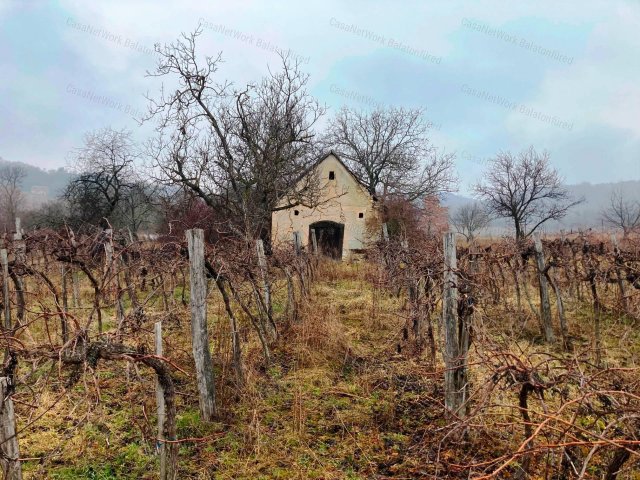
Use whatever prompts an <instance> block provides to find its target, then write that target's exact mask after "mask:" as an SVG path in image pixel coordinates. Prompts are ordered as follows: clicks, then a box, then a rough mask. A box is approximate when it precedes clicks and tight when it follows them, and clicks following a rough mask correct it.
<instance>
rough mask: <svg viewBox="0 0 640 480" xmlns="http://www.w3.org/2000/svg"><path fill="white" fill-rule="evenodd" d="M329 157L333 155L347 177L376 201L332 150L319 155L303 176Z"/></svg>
mask: <svg viewBox="0 0 640 480" xmlns="http://www.w3.org/2000/svg"><path fill="white" fill-rule="evenodd" d="M330 155H333V156H334V157H335V158H336V160H338V163H340V165H342V166H343V167H344V169H345V170H346V171H347V173H349V175H351V177H352V178H353V179H354V180H355V181H356V183H357V184H358V185H360V186H361V187H362V188H363V189H364V191H365V192H366V193H367V195H369V196H370V197H371V198H373V199H374V200H376V201H377V200H378V198H377V197H376V196H375V195H373V194H372V193H371V192H369V189H368V188H367V186H366V185H365V184H364V183H362V182H361V181H360V179H359V178H358V177H357V176H356V174H355V173H353V172H352V171H351V169H350V168H349V167H348V166H347V164H346V163H344V161H343V160H342V158H340V155H338V154H337V153H336V152H335V151H333V150H329V151H328V152H327V153H325V154H323V155H321V156H320V157H318V158H317V159H316V161H315V162H313V164H312V165H311V167H309V169H308V170H307V171H306V172H305V173H304V175H306V174H307V173H309V172H311V171H312V170H313V169H315V168H316V167H317V166H318V165H320V164H321V163H322V162H324V161H325V160H326V159H327V158H329V156H330Z"/></svg>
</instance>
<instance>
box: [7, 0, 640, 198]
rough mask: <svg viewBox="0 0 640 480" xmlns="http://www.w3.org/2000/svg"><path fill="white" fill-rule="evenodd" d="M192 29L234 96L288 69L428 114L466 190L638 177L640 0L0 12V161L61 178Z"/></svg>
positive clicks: (145, 4)
mask: <svg viewBox="0 0 640 480" xmlns="http://www.w3.org/2000/svg"><path fill="white" fill-rule="evenodd" d="M199 23H201V24H202V25H203V26H204V28H203V34H202V36H201V37H200V43H199V45H198V47H199V50H200V52H201V53H202V54H208V55H214V54H217V53H218V52H222V55H223V59H224V61H225V63H224V64H223V66H222V68H221V69H220V70H219V75H220V78H221V79H228V80H232V81H233V82H235V83H237V84H243V83H246V82H249V81H254V80H256V79H259V78H260V77H261V76H262V75H264V74H265V72H266V71H267V67H268V66H269V65H271V66H273V67H277V66H278V65H279V62H278V57H277V55H276V53H275V51H276V50H277V49H281V50H290V51H291V54H292V55H296V56H298V57H299V59H300V61H301V62H302V64H303V68H304V70H306V71H307V72H308V73H309V74H310V76H311V78H310V88H311V92H312V93H313V94H314V95H315V96H316V97H317V98H318V99H319V100H320V101H322V102H324V103H326V105H327V106H328V107H329V115H331V114H332V113H333V112H335V111H336V110H337V109H338V108H340V107H341V106H342V105H349V106H352V107H356V108H363V109H371V108H374V107H375V106H378V105H381V106H404V107H414V108H416V107H419V108H424V109H426V117H427V118H428V120H429V121H430V122H432V124H433V125H432V139H433V142H434V143H435V144H436V145H437V146H438V147H440V148H443V149H446V151H455V152H457V162H456V163H457V167H458V171H459V174H460V176H461V179H462V185H461V187H462V190H463V191H464V190H466V189H467V185H468V184H469V183H470V182H473V181H474V179H476V178H477V177H478V176H479V175H481V172H482V168H483V162H484V160H485V159H486V158H488V157H490V156H492V155H494V154H495V153H496V152H498V151H500V150H520V149H523V148H526V147H527V146H529V145H534V146H535V147H536V148H538V149H541V150H542V149H546V150H548V151H549V152H550V154H551V160H552V162H553V163H554V165H556V166H557V167H558V168H559V169H560V171H561V172H562V174H563V175H564V176H565V178H566V180H567V182H568V183H579V182H592V183H599V182H610V181H619V180H628V179H640V34H639V33H638V29H639V26H640V1H638V0H629V1H624V0H620V1H611V0H609V1H602V2H600V1H585V0H581V1H558V0H553V1H528V0H527V1H525V0H514V1H509V2H507V1H506V0H497V1H482V0H470V1H457V2H456V1H444V0H442V1H434V0H431V1H424V0H423V1H416V2H410V1H403V2H398V1H371V0H367V1H357V0H356V1H353V0H352V1H349V2H337V1H326V0H325V1H322V2H292V1H270V2H257V1H255V2H253V1H241V0H236V1H218V0H215V1H207V2H202V1H200V0H194V1H191V0H181V1H180V2H164V1H159V0H153V1H132V0H127V1H113V0H112V1H108V2H106V1H104V2H97V1H94V2H87V1H64V0H60V1H57V2H45V1H44V0H43V1H31V0H0V25H1V27H0V119H1V120H0V122H1V124H0V157H2V158H5V159H7V160H14V161H22V162H26V163H30V164H33V165H37V166H40V167H44V168H54V167H59V166H65V165H66V164H67V159H68V156H69V152H70V151H71V150H72V149H73V148H74V147H77V146H79V145H80V144H81V142H82V136H83V134H84V133H85V132H87V131H89V130H93V129H97V128H101V127H104V126H112V127H114V128H117V129H119V128H129V129H132V130H134V131H135V132H136V136H137V137H138V138H139V139H140V140H141V141H143V140H144V139H145V138H146V137H147V136H148V135H150V134H151V133H152V131H151V128H150V126H146V127H145V126H143V127H142V128H141V127H138V124H137V122H136V120H135V118H134V117H136V116H139V115H140V114H141V113H142V112H144V111H145V109H146V105H147V104H146V100H145V98H144V94H145V93H147V92H148V93H150V94H154V93H156V92H157V91H158V88H159V84H158V81H157V79H150V78H147V77H145V72H146V71H147V70H150V69H152V68H153V66H154V64H155V59H154V53H153V45H154V44H155V43H168V42H171V41H173V40H174V39H175V38H176V37H177V36H178V35H179V34H180V33H181V32H187V31H191V30H193V29H195V28H196V27H197V26H198V24H199Z"/></svg>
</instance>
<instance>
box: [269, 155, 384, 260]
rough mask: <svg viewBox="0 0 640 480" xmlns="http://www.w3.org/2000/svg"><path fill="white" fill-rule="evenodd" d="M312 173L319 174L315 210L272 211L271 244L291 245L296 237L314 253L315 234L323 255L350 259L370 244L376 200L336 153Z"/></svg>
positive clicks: (317, 166) (301, 208) (327, 157)
mask: <svg viewBox="0 0 640 480" xmlns="http://www.w3.org/2000/svg"><path fill="white" fill-rule="evenodd" d="M309 174H310V175H311V174H313V175H317V181H318V182H319V187H320V193H319V196H318V199H317V201H316V202H314V206H312V207H306V206H302V205H299V206H295V207H291V208H287V209H284V210H279V211H275V212H273V213H272V226H271V236H272V242H273V244H274V245H282V244H287V243H288V244H292V242H293V238H294V234H296V235H297V236H298V238H299V241H300V243H301V246H302V247H304V248H307V249H308V250H309V251H312V248H313V246H312V243H313V240H312V237H313V233H315V237H316V242H317V245H318V250H319V252H320V253H322V254H324V255H327V256H330V257H333V258H336V259H349V258H351V257H352V255H353V254H354V253H358V252H360V251H362V250H363V249H364V248H366V245H367V243H368V242H369V241H370V238H369V235H368V230H369V229H368V228H367V225H371V224H372V222H371V220H374V219H375V217H374V216H375V215H377V209H376V199H375V197H374V196H373V195H371V194H370V193H369V192H368V191H367V189H366V188H365V187H364V186H363V185H362V184H361V183H360V182H359V181H358V180H357V178H356V177H355V176H354V175H353V173H352V172H351V171H350V170H349V169H348V168H347V166H346V165H345V164H344V162H343V161H342V160H341V159H340V158H339V157H338V156H337V155H336V154H335V153H333V152H330V153H328V154H327V155H326V156H324V157H323V158H322V159H321V160H320V161H319V162H318V163H316V165H315V166H314V167H313V168H312V170H311V171H310V173H309Z"/></svg>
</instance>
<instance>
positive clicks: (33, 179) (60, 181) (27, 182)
mask: <svg viewBox="0 0 640 480" xmlns="http://www.w3.org/2000/svg"><path fill="white" fill-rule="evenodd" d="M2 165H15V166H19V167H21V168H23V169H24V171H25V172H26V174H27V176H26V178H25V179H24V182H23V185H22V189H23V191H24V192H25V193H26V197H27V201H28V202H29V203H30V204H39V203H42V202H46V201H48V200H53V199H54V198H56V197H57V196H58V195H59V194H60V193H61V192H62V190H63V189H64V187H65V186H66V185H67V183H68V182H69V180H70V179H71V178H72V177H73V174H72V173H71V172H69V171H68V170H67V169H65V168H62V167H60V168H57V169H55V170H45V169H43V168H39V167H36V166H33V165H29V164H27V163H23V162H12V161H9V160H5V159H3V158H1V157H0V166H2ZM45 193H46V195H45Z"/></svg>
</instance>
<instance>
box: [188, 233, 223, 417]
mask: <svg viewBox="0 0 640 480" xmlns="http://www.w3.org/2000/svg"><path fill="white" fill-rule="evenodd" d="M187 244H188V249H189V278H190V286H191V290H190V295H189V297H190V299H189V300H190V304H191V340H192V345H193V360H194V362H195V366H196V379H197V382H198V392H199V401H200V414H201V416H202V419H203V420H204V421H206V422H210V421H212V420H213V418H214V417H215V414H216V396H215V385H214V380H213V379H214V376H213V362H212V361H211V352H210V350H209V334H208V333H207V278H206V276H205V261H204V231H203V230H202V229H199V228H197V229H193V230H187Z"/></svg>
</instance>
